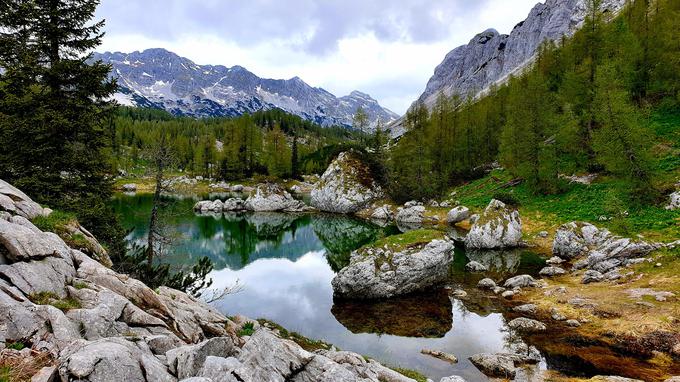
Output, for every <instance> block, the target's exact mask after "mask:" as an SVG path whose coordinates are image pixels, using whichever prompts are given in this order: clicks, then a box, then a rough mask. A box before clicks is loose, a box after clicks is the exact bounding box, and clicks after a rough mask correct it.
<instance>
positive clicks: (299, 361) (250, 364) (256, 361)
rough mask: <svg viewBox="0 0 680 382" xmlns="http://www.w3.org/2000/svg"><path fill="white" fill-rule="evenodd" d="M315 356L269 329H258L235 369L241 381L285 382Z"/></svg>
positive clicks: (246, 345) (245, 346) (244, 349)
mask: <svg viewBox="0 0 680 382" xmlns="http://www.w3.org/2000/svg"><path fill="white" fill-rule="evenodd" d="M313 358H314V354H312V353H309V352H307V351H305V350H303V349H302V348H300V346H298V345H297V344H295V343H294V342H292V341H288V340H282V339H280V338H277V337H276V336H274V335H273V334H271V332H269V331H267V330H262V329H261V330H258V331H256V332H255V333H254V334H253V335H252V336H251V337H250V339H249V340H248V342H246V344H245V345H244V346H243V348H242V349H241V354H240V355H239V356H238V360H239V361H240V362H241V364H242V365H243V366H242V368H241V369H239V370H237V371H236V374H237V375H239V378H240V379H241V380H245V381H272V382H277V381H280V382H284V381H285V380H287V379H288V378H292V377H293V376H294V375H295V374H297V372H299V371H301V370H302V369H303V367H304V365H306V364H307V363H309V362H310V361H311V360H312V359H313Z"/></svg>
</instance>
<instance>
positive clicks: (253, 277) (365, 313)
mask: <svg viewBox="0 0 680 382" xmlns="http://www.w3.org/2000/svg"><path fill="white" fill-rule="evenodd" d="M194 203H195V199H191V198H189V199H181V200H175V201H174V202H173V203H170V204H168V207H167V208H166V209H164V219H165V220H166V224H168V225H169V226H171V227H172V228H173V229H174V230H176V231H177V233H178V234H179V235H180V237H181V240H179V241H178V243H177V244H178V245H177V246H176V247H175V248H174V249H173V251H172V252H171V253H170V254H169V255H168V257H167V258H165V259H163V260H164V261H167V262H170V263H173V264H177V265H178V266H180V265H184V264H188V263H190V262H193V261H194V260H195V259H196V258H199V257H202V256H208V257H209V258H211V259H212V260H213V262H214V263H215V269H216V270H215V271H214V272H213V273H212V274H211V275H210V277H212V278H213V280H214V287H217V288H219V287H224V286H231V285H233V284H234V283H235V282H236V280H239V281H240V283H241V284H242V285H244V290H243V291H242V292H240V293H237V294H234V295H230V296H227V298H225V299H224V300H222V301H219V302H218V303H216V306H217V307H218V308H219V309H220V310H221V311H222V312H224V313H225V314H237V313H240V314H244V315H246V316H250V317H258V318H259V317H262V318H267V319H270V320H273V321H275V322H278V323H280V324H281V325H283V326H284V327H286V328H288V329H289V330H293V331H297V332H300V333H301V334H303V335H305V336H308V337H311V338H317V339H322V340H325V341H327V342H330V343H333V344H335V345H336V346H338V347H339V348H341V349H347V350H351V351H355V352H357V353H360V354H364V355H367V356H370V357H373V358H376V359H377V360H380V361H381V362H383V363H386V364H388V365H395V366H401V367H407V368H412V369H417V370H419V371H422V372H423V373H425V374H426V375H428V376H429V377H430V378H432V379H434V380H439V379H440V378H441V377H444V376H449V375H453V374H457V375H461V376H463V377H465V378H466V379H467V380H468V381H481V380H486V378H485V377H484V376H483V375H482V374H481V373H479V371H477V369H476V368H475V367H474V366H472V365H471V364H470V363H469V361H467V357H469V356H471V355H473V354H476V353H480V352H498V351H504V350H507V346H508V345H509V341H508V339H507V338H504V332H503V330H504V329H503V328H504V327H505V319H504V317H503V315H502V312H503V307H502V306H501V304H500V303H499V300H498V299H496V298H494V297H495V296H494V297H489V296H487V295H486V294H484V293H482V292H480V291H478V290H477V289H476V287H475V285H476V283H477V281H478V280H479V278H480V277H482V276H481V275H478V274H470V273H466V272H464V266H465V264H466V263H467V262H468V261H469V259H468V257H467V256H466V254H465V253H464V252H463V251H461V250H460V249H456V254H455V256H454V264H453V265H452V267H451V272H450V277H449V280H448V284H449V286H450V287H451V288H462V289H464V290H466V291H467V292H468V296H467V297H465V298H461V299H455V298H451V297H449V295H448V293H447V291H446V290H443V289H442V290H439V291H432V292H428V293H423V294H420V295H414V296H406V297H403V298H399V299H394V300H389V301H378V302H365V301H364V302H349V301H334V300H333V291H332V288H331V280H332V278H333V276H334V274H335V272H336V271H337V270H339V269H341V268H342V267H344V266H345V265H346V264H347V263H348V261H349V254H350V253H351V251H353V250H355V249H357V248H359V247H361V246H363V245H365V244H367V243H370V242H372V241H374V240H376V239H377V238H379V237H382V236H385V235H391V234H395V233H398V232H399V229H398V228H397V227H394V226H391V225H386V226H384V227H380V226H377V225H374V224H371V223H368V222H365V221H362V220H357V219H353V218H349V217H344V216H336V215H323V214H315V215H306V214H300V215H296V214H278V213H258V214H226V215H225V214H214V215H208V216H205V215H204V216H197V215H195V214H194V213H193V212H192V207H193V204H194ZM113 204H114V207H115V208H116V210H117V211H118V212H119V213H120V214H121V216H122V220H123V223H124V224H125V225H126V226H128V227H134V230H133V231H132V232H131V234H130V237H129V239H130V240H141V239H143V238H144V237H145V235H146V222H147V219H148V216H149V211H150V209H151V197H150V196H145V195H137V196H134V197H126V196H121V197H119V198H117V199H116V200H114V201H113ZM402 228H403V227H402ZM470 256H476V257H475V259H477V261H480V260H482V261H480V262H483V263H484V262H486V263H485V264H488V265H489V266H491V267H492V268H493V272H492V274H493V275H494V278H499V279H500V278H501V277H504V275H509V274H513V273H514V272H526V273H533V274H535V273H536V272H538V270H539V269H540V263H541V261H540V258H538V257H537V256H535V255H532V254H530V253H527V252H517V253H511V254H494V255H488V256H487V255H485V254H479V255H476V254H471V255H470ZM497 256H498V257H499V258H496V257H497ZM422 349H433V350H441V351H444V352H448V353H452V354H455V355H456V357H458V359H459V360H460V363H458V364H456V365H451V364H449V363H447V362H443V361H441V360H438V359H434V358H432V357H429V356H425V355H422V354H421V353H420V351H421V350H422Z"/></svg>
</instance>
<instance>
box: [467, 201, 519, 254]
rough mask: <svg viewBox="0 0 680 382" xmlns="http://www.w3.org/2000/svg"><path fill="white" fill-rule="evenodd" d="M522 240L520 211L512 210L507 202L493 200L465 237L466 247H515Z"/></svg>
mask: <svg viewBox="0 0 680 382" xmlns="http://www.w3.org/2000/svg"><path fill="white" fill-rule="evenodd" d="M521 240H522V221H521V220H520V217H519V212H517V211H516V210H514V211H511V210H510V209H509V208H508V207H506V206H505V204H504V203H503V202H501V201H498V200H492V201H491V203H489V205H488V206H487V207H486V209H485V210H484V213H483V214H482V216H481V217H480V218H479V220H477V221H476V222H475V223H474V224H473V225H472V228H471V229H470V232H469V233H468V235H467V236H466V237H465V247H466V248H478V249H494V248H513V247H517V246H519V245H520V242H521Z"/></svg>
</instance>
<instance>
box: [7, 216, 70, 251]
mask: <svg viewBox="0 0 680 382" xmlns="http://www.w3.org/2000/svg"><path fill="white" fill-rule="evenodd" d="M11 220H12V221H7V220H3V219H0V252H3V253H4V255H5V257H6V258H8V259H9V260H10V261H29V260H40V259H44V258H46V257H61V258H63V257H70V254H69V253H70V252H71V250H70V248H69V247H68V246H67V245H66V243H64V240H62V239H61V238H60V237H59V236H57V235H56V234H54V233H52V232H42V231H40V230H39V229H37V228H36V227H35V226H33V225H32V224H31V223H30V222H28V221H25V222H23V223H20V222H19V221H18V220H17V219H15V218H12V219H11Z"/></svg>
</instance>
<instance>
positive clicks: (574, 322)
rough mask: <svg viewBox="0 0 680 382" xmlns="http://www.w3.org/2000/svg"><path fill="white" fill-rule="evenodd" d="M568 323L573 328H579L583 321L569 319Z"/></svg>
mask: <svg viewBox="0 0 680 382" xmlns="http://www.w3.org/2000/svg"><path fill="white" fill-rule="evenodd" d="M566 324H567V326H570V327H572V328H578V327H580V326H581V323H580V322H579V321H578V320H567V321H566Z"/></svg>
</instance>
